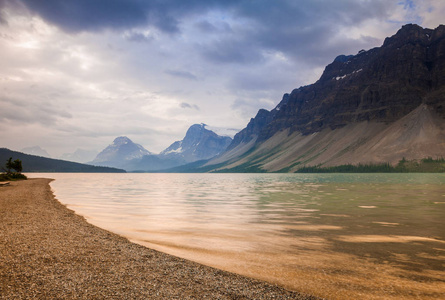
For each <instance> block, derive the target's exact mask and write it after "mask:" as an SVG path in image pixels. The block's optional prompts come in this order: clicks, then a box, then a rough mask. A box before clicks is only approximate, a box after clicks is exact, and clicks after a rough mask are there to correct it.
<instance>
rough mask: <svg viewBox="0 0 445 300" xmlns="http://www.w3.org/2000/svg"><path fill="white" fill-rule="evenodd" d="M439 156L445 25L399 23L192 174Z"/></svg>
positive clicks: (444, 111)
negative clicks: (380, 40) (427, 26)
mask: <svg viewBox="0 0 445 300" xmlns="http://www.w3.org/2000/svg"><path fill="white" fill-rule="evenodd" d="M444 156H445V26H444V25H440V26H439V27H438V28H436V29H434V30H432V29H424V28H422V27H420V26H417V25H412V24H409V25H405V26H403V27H402V28H401V29H400V30H399V31H398V32H397V34H395V35H394V36H392V37H389V38H386V39H385V41H384V43H383V45H382V46H381V47H378V48H374V49H371V50H368V51H364V50H362V51H360V52H359V53H358V54H357V55H348V56H345V55H340V56H338V57H337V58H336V59H335V60H334V61H333V62H332V63H331V64H329V65H328V66H327V67H326V68H325V70H324V72H323V74H322V76H321V78H320V79H319V80H318V81H317V82H315V83H314V84H311V85H308V86H304V87H300V88H298V89H295V90H293V91H292V93H290V94H285V95H284V96H283V98H282V100H281V102H280V103H279V104H278V105H277V106H276V107H275V108H274V109H273V110H271V111H267V110H264V109H261V110H260V111H259V112H258V114H257V115H256V116H255V118H252V119H251V120H250V122H249V124H248V125H247V127H246V128H244V129H243V130H241V131H240V132H239V133H238V134H236V135H235V137H234V139H233V142H232V143H231V144H230V145H229V147H228V148H227V150H226V151H225V152H224V153H222V154H221V155H219V156H218V157H216V158H214V159H212V160H210V161H209V162H207V163H206V164H203V165H202V166H201V167H196V166H194V171H224V172H230V171H234V172H235V171H236V172H249V171H254V172H261V171H268V172H271V171H272V172H274V171H276V172H294V171H297V170H298V169H299V168H302V167H304V166H324V167H329V166H337V165H342V164H359V163H362V164H363V163H386V162H388V163H391V164H396V163H397V162H398V161H399V160H402V159H403V158H406V159H422V158H425V157H433V158H437V157H444Z"/></svg>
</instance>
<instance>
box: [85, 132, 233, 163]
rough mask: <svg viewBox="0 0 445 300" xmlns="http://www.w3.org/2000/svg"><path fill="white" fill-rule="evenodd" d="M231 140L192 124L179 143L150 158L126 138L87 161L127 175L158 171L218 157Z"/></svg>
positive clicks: (144, 151)
mask: <svg viewBox="0 0 445 300" xmlns="http://www.w3.org/2000/svg"><path fill="white" fill-rule="evenodd" d="M231 142H232V138H230V137H227V136H220V135H217V134H216V133H215V132H213V131H211V130H208V129H206V125H205V124H194V125H192V126H191V127H190V128H189V129H188V130H187V132H186V135H185V137H184V139H183V140H180V141H176V142H174V143H173V144H171V145H170V146H169V147H167V148H166V149H165V150H163V151H162V152H161V153H160V154H153V153H151V152H150V151H148V150H146V149H145V148H144V147H142V146H141V145H139V144H135V143H133V142H132V141H131V140H130V139H129V138H128V137H118V138H116V139H115V140H114V141H113V143H112V144H110V145H109V146H108V147H106V148H105V149H104V150H103V151H102V152H100V153H99V154H98V155H97V157H96V158H95V159H94V160H93V161H91V164H93V165H100V166H110V167H116V168H123V169H125V170H127V171H159V170H163V169H167V168H172V167H176V166H180V165H184V164H187V163H191V162H195V161H199V160H207V159H210V158H213V157H215V156H216V155H218V154H220V153H222V152H223V151H224V150H225V149H226V148H227V146H228V145H229V144H230V143H231Z"/></svg>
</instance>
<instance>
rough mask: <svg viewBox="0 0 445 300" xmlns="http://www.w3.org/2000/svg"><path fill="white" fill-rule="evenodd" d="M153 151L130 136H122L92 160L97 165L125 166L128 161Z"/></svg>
mask: <svg viewBox="0 0 445 300" xmlns="http://www.w3.org/2000/svg"><path fill="white" fill-rule="evenodd" d="M151 154H152V153H151V152H150V151H148V150H147V149H145V148H144V147H142V146H141V145H139V144H135V143H133V142H132V141H131V140H130V139H129V138H128V137H126V136H120V137H117V138H116V139H114V141H113V143H112V144H110V145H109V146H108V147H106V148H105V149H104V150H102V152H100V153H99V154H98V155H97V156H96V158H95V159H94V160H93V161H92V162H91V163H92V164H95V165H101V166H109V167H118V168H119V167H124V166H125V165H126V164H127V163H128V161H131V160H134V159H141V158H142V157H143V156H144V155H151Z"/></svg>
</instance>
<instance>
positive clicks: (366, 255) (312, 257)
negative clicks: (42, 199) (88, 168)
mask: <svg viewBox="0 0 445 300" xmlns="http://www.w3.org/2000/svg"><path fill="white" fill-rule="evenodd" d="M29 175H30V177H46V178H54V179H56V180H55V181H53V182H52V183H51V187H52V189H53V190H54V193H55V195H56V198H57V199H58V200H59V201H60V202H62V203H63V204H66V205H67V206H68V207H69V208H71V209H73V210H74V211H76V212H77V213H78V214H80V215H83V216H85V218H86V219H87V220H88V222H90V223H92V224H94V225H97V226H99V227H102V228H105V229H107V230H110V231H112V232H115V233H117V234H120V235H122V236H125V237H127V238H128V239H130V240H131V241H133V242H135V243H139V244H142V245H145V246H147V247H150V248H153V249H156V250H159V251H163V252H167V253H170V254H173V255H176V256H180V257H183V258H186V259H190V260H193V261H197V262H200V263H203V264H206V265H210V266H213V267H216V268H220V269H224V270H227V271H231V272H235V273H239V274H242V275H246V276H250V277H254V278H258V279H261V280H265V281H269V282H272V283H276V284H278V285H281V286H284V287H286V288H288V289H293V290H297V291H300V292H304V293H309V294H313V295H317V296H322V297H327V298H330V299H344V298H360V299H382V298H385V299H416V298H421V299H429V298H430V299H437V298H444V299H445V292H444V291H445V174H63V173H57V174H54V173H50V174H48V173H45V174H29Z"/></svg>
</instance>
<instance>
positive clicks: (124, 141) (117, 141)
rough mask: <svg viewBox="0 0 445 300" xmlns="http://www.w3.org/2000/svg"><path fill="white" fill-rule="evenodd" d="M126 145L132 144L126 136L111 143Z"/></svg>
mask: <svg viewBox="0 0 445 300" xmlns="http://www.w3.org/2000/svg"><path fill="white" fill-rule="evenodd" d="M128 143H133V142H132V140H130V139H129V138H128V137H126V136H119V137H117V138H115V139H114V141H113V144H114V145H124V144H128Z"/></svg>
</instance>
